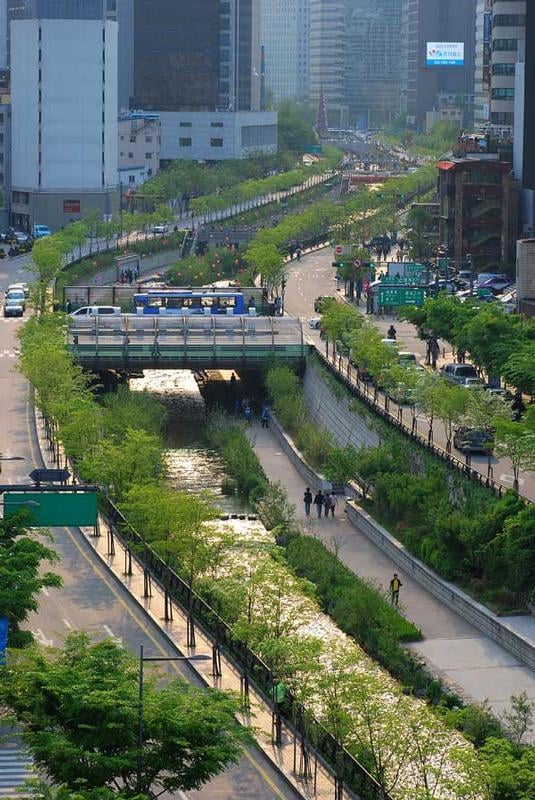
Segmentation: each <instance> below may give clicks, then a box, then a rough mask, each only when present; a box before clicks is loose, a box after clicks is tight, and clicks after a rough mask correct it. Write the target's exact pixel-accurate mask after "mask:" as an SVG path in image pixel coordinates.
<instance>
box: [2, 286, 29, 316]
mask: <svg viewBox="0 0 535 800" xmlns="http://www.w3.org/2000/svg"><path fill="white" fill-rule="evenodd" d="M8 300H18V302H19V303H20V304H21V306H22V310H23V311H24V309H25V308H26V295H25V294H24V290H23V289H18V288H17V289H8V290H7V292H6V302H7V301H8Z"/></svg>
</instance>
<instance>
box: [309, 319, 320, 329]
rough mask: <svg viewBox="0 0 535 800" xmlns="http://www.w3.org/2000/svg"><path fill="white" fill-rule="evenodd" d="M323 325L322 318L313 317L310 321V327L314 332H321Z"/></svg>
mask: <svg viewBox="0 0 535 800" xmlns="http://www.w3.org/2000/svg"><path fill="white" fill-rule="evenodd" d="M320 325H321V317H311V318H310V319H309V320H308V327H309V328H312V330H316V331H317V330H319V328H320Z"/></svg>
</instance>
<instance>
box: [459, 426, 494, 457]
mask: <svg viewBox="0 0 535 800" xmlns="http://www.w3.org/2000/svg"><path fill="white" fill-rule="evenodd" d="M453 446H454V447H455V449H456V450H460V451H461V452H463V453H492V451H493V450H494V434H493V432H492V431H491V430H490V428H469V427H463V428H457V429H456V431H455V432H454V434H453Z"/></svg>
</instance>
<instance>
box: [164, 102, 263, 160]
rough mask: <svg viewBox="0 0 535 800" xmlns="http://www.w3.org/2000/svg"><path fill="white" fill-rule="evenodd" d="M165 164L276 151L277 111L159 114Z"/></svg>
mask: <svg viewBox="0 0 535 800" xmlns="http://www.w3.org/2000/svg"><path fill="white" fill-rule="evenodd" d="M159 117H160V121H161V126H162V128H161V131H162V145H161V151H160V157H161V159H162V161H166V160H170V159H176V158H184V159H191V160H196V161H221V160H224V159H229V158H245V157H246V156H248V155H252V154H254V153H276V152H277V113H276V112H275V111H228V112H225V111H213V112H209V111H160V112H159Z"/></svg>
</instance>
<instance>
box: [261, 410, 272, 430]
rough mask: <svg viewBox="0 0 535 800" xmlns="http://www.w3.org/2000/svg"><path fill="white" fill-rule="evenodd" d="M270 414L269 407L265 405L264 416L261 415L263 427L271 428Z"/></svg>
mask: <svg viewBox="0 0 535 800" xmlns="http://www.w3.org/2000/svg"><path fill="white" fill-rule="evenodd" d="M269 416H270V414H269V407H268V406H264V408H263V409H262V416H261V417H260V420H261V422H262V427H263V428H269Z"/></svg>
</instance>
